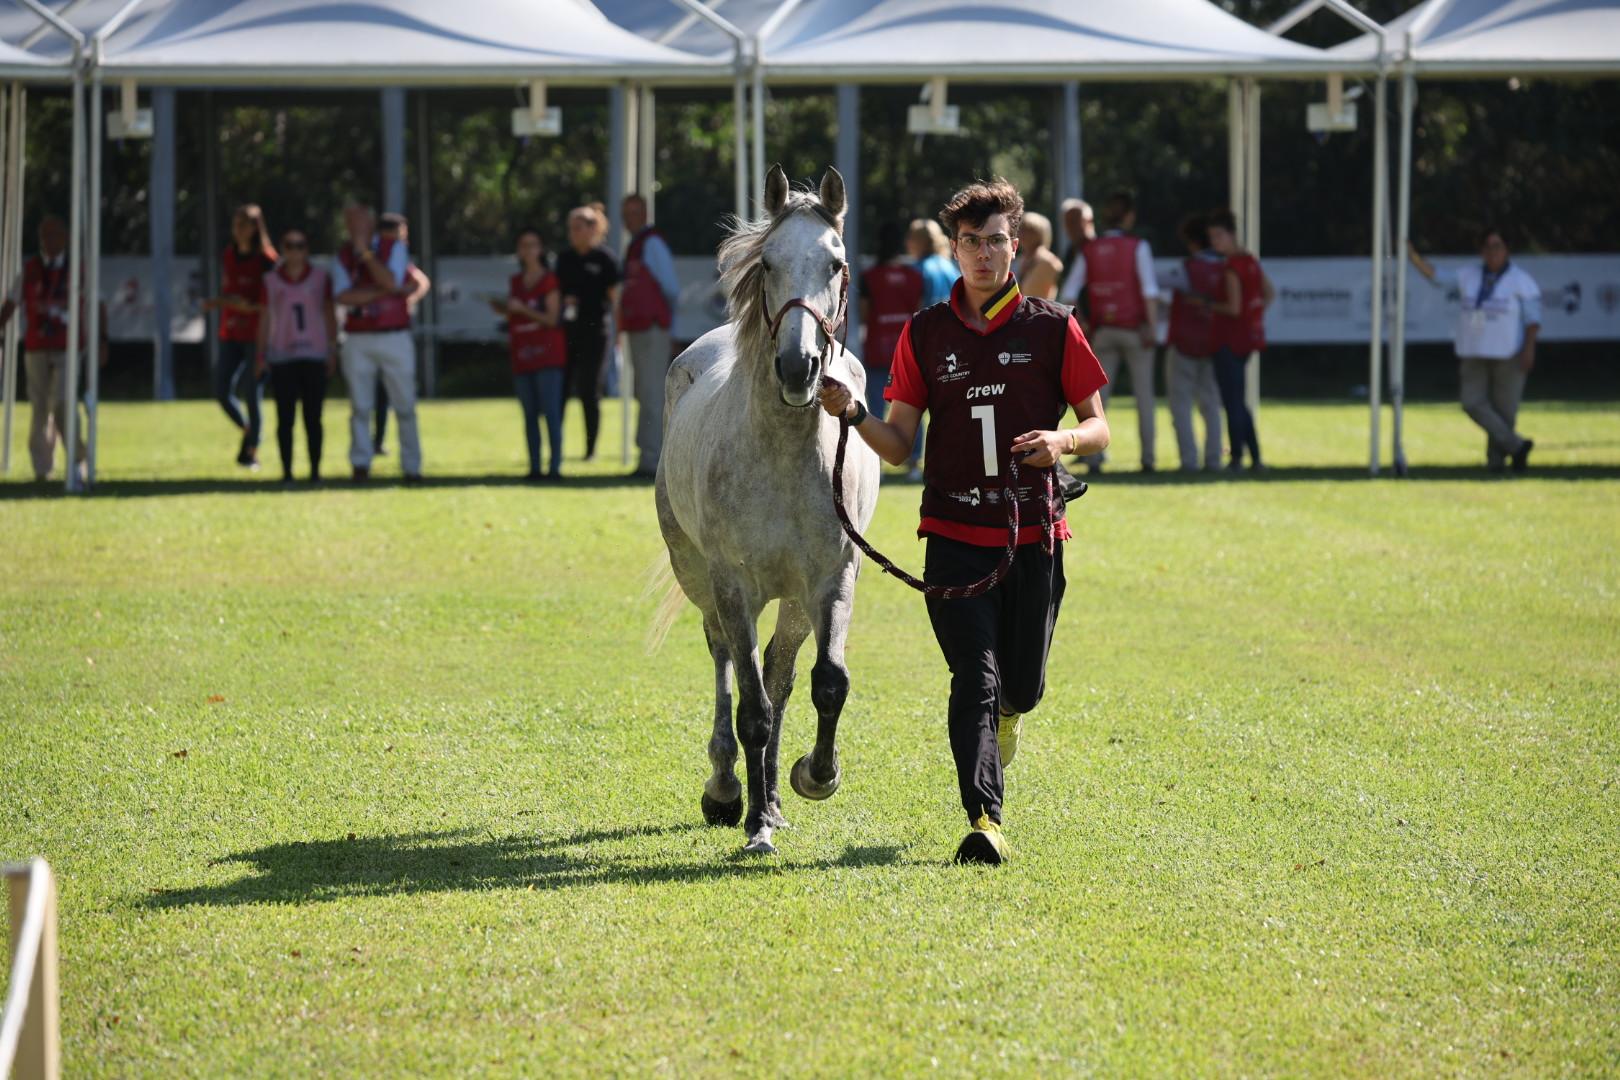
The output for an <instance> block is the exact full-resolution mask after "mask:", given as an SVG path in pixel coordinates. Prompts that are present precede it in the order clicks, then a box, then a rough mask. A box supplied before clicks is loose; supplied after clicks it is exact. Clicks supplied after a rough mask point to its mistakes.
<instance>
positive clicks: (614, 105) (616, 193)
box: [603, 83, 636, 465]
mask: <svg viewBox="0 0 1620 1080" xmlns="http://www.w3.org/2000/svg"><path fill="white" fill-rule="evenodd" d="M635 101H636V95H635V88H634V87H632V86H630V85H628V84H626V83H615V84H614V85H613V86H612V87H611V88H610V89H609V90H608V142H609V146H608V184H607V186H608V193H607V204H608V206H607V212H608V247H609V248H610V249H611V250H613V251H614V252H619V251H620V250H621V248H622V245H623V240H624V221H623V215H622V213H621V208H620V205H619V204H620V201H621V200H622V199H623V198H624V196H625V193H626V192H627V191H628V190H629V184H630V182H631V177H633V176H634V175H635V172H634V169H635V161H634V160H633V159H634V157H635V146H636V143H635V130H634V128H635V125H634V119H633V117H632V116H631V112H632V110H633V109H634V108H635ZM606 349H607V353H606V355H605V356H604V358H603V362H604V363H611V362H613V360H614V359H615V355H614V354H615V353H616V352H618V351H619V328H618V327H617V326H613V327H610V333H609V335H608V340H607V345H606ZM619 355H621V356H622V353H620V354H619ZM628 367H629V365H626V364H622V363H621V364H620V365H619V412H620V419H621V421H622V422H621V424H620V427H621V429H622V430H621V431H620V433H619V459H620V462H621V464H624V465H628V464H630V395H631V389H632V388H631V386H630V378H629V376H630V372H629V371H628V370H627V369H628Z"/></svg>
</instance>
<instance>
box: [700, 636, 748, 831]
mask: <svg viewBox="0 0 1620 1080" xmlns="http://www.w3.org/2000/svg"><path fill="white" fill-rule="evenodd" d="M703 636H704V637H705V638H706V639H707V640H708V642H709V655H710V656H712V657H714V734H713V735H711V736H710V737H709V764H710V765H711V766H713V767H714V772H713V773H712V774H711V775H710V776H709V780H708V782H707V783H705V784H704V785H703V819H704V820H705V821H707V822H708V823H709V824H710V825H735V824H737V823H738V822H739V821H741V820H742V785H741V784H739V783H738V782H737V773H736V771H735V770H736V765H737V738H736V736H735V735H733V734H732V731H731V651H730V648H729V647H728V646H727V645H726V638H725V635H724V634H722V633H721V632H720V626H719V624H718V623H717V622H715V621H714V620H713V619H712V618H710V617H709V616H708V615H705V616H704V618H703Z"/></svg>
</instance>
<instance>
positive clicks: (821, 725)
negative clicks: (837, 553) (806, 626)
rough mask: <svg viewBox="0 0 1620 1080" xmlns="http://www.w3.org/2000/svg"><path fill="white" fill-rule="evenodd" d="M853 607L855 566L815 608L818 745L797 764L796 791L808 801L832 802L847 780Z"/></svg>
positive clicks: (813, 690) (813, 683) (813, 696)
mask: <svg viewBox="0 0 1620 1080" xmlns="http://www.w3.org/2000/svg"><path fill="white" fill-rule="evenodd" d="M854 606H855V565H854V564H853V563H851V564H850V565H849V566H847V567H845V569H844V573H842V574H841V575H839V577H838V579H837V581H836V582H834V583H833V585H832V586H831V587H830V588H828V589H827V591H826V592H824V593H823V594H822V595H821V596H820V597H819V598H818V603H817V604H816V607H815V612H814V618H815V631H816V665H815V667H813V668H811V669H810V700H811V701H812V702H813V703H814V704H815V706H816V745H815V746H814V747H813V748H812V749H811V751H810V752H809V753H808V754H806V755H804V757H802V758H800V759H799V760H798V761H796V762H794V763H793V771H792V773H791V774H790V779H791V781H792V783H793V790H794V791H796V792H798V793H799V794H800V795H802V796H804V797H805V798H806V799H826V798H830V797H831V796H832V794H833V792H835V791H837V790H838V785H839V783H840V782H842V780H843V771H842V770H841V769H840V768H839V765H838V717H839V715H840V714H842V713H843V711H844V701H845V699H846V698H847V697H848V696H849V669H848V668H846V667H845V666H844V638H845V636H846V635H847V634H848V633H849V619H850V614H851V612H852V611H853V609H854Z"/></svg>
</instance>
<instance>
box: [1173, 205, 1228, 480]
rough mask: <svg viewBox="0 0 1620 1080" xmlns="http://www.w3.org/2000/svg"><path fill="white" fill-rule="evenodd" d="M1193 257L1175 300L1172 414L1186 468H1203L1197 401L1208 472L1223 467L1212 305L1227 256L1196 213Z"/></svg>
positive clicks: (1187, 237) (1184, 232)
mask: <svg viewBox="0 0 1620 1080" xmlns="http://www.w3.org/2000/svg"><path fill="white" fill-rule="evenodd" d="M1181 238H1182V240H1184V241H1185V242H1186V244H1187V257H1186V258H1185V259H1184V260H1182V263H1181V266H1180V268H1179V270H1180V273H1179V280H1177V281H1176V283H1175V293H1174V295H1173V296H1172V298H1171V300H1170V356H1169V364H1168V365H1167V366H1168V368H1169V370H1168V372H1166V374H1167V375H1168V376H1169V382H1170V418H1171V420H1172V421H1173V422H1174V425H1175V429H1176V447H1177V449H1179V450H1180V451H1181V471H1182V472H1196V471H1197V470H1198V468H1199V460H1198V438H1197V435H1196V433H1195V432H1194V430H1193V402H1194V401H1196V402H1197V403H1198V411H1199V413H1201V414H1202V415H1203V418H1204V460H1203V468H1204V469H1206V470H1211V469H1219V468H1220V467H1221V392H1220V389H1219V388H1218V387H1217V386H1216V385H1215V363H1214V356H1215V322H1214V316H1213V310H1212V308H1211V304H1212V303H1213V302H1214V301H1215V300H1217V299H1218V298H1220V297H1221V296H1223V295H1224V294H1225V291H1226V260H1225V259H1223V258H1221V256H1220V255H1219V254H1218V253H1216V252H1215V251H1213V250H1211V248H1210V246H1209V223H1208V222H1207V221H1206V220H1205V218H1204V217H1203V216H1202V215H1201V214H1195V215H1193V216H1191V217H1189V218H1187V220H1185V221H1183V222H1182V223H1181Z"/></svg>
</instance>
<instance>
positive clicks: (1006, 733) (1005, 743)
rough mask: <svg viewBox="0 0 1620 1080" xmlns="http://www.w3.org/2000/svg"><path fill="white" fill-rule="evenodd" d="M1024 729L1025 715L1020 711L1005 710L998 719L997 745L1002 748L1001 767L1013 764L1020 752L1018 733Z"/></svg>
mask: <svg viewBox="0 0 1620 1080" xmlns="http://www.w3.org/2000/svg"><path fill="white" fill-rule="evenodd" d="M1023 729H1024V717H1023V715H1022V714H1020V713H1015V712H1004V713H1002V714H1001V716H1000V718H999V719H998V720H997V721H996V746H997V747H999V748H1000V749H1001V767H1002V768H1003V769H1005V768H1006V767H1007V766H1009V765H1011V764H1012V759H1013V758H1014V756H1016V755H1017V753H1018V733H1019V732H1020V731H1022V730H1023Z"/></svg>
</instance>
